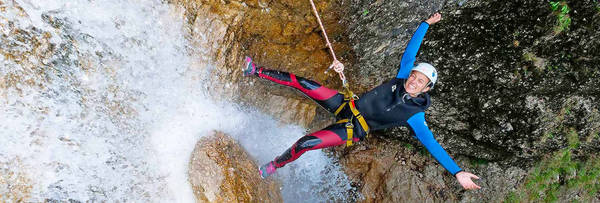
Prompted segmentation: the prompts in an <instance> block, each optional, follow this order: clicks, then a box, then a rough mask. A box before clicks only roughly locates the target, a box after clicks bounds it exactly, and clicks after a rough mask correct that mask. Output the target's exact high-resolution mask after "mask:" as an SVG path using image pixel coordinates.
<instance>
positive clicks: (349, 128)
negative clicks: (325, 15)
mask: <svg viewBox="0 0 600 203" xmlns="http://www.w3.org/2000/svg"><path fill="white" fill-rule="evenodd" d="M310 5H311V6H312V9H313V12H314V14H315V17H317V21H318V22H319V26H320V27H321V30H322V31H323V36H325V41H326V42H327V44H326V45H327V47H328V48H329V51H330V53H331V56H332V57H333V63H331V65H330V66H329V68H327V70H329V69H331V68H333V69H334V70H335V72H337V73H338V74H339V76H340V79H341V80H342V86H343V87H344V92H343V94H344V103H342V104H341V105H340V106H339V107H338V109H337V110H336V111H335V113H334V114H335V115H336V116H337V115H338V114H339V113H340V112H341V111H342V109H344V107H345V106H346V105H348V106H349V107H350V111H352V116H350V118H348V119H341V120H339V121H338V122H337V123H346V133H347V134H348V139H346V146H352V140H353V136H354V124H352V119H353V118H356V119H358V123H359V124H360V126H361V127H362V128H363V130H364V131H365V132H366V133H367V134H369V126H368V125H367V121H366V120H365V118H364V117H363V116H362V115H361V114H360V112H359V111H358V109H356V105H355V104H354V101H355V100H358V99H359V98H358V96H356V94H354V93H353V92H352V91H350V88H349V87H348V82H347V81H346V76H345V75H344V64H342V63H341V62H340V61H338V60H337V58H336V57H335V52H334V51H333V47H332V46H331V43H330V42H329V37H327V32H326V31H325V27H323V23H322V22H321V17H320V16H319V12H317V7H316V6H315V3H314V2H313V0H310Z"/></svg>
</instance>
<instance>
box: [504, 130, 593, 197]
mask: <svg viewBox="0 0 600 203" xmlns="http://www.w3.org/2000/svg"><path fill="white" fill-rule="evenodd" d="M566 134H567V140H568V146H567V147H566V148H564V149H562V150H559V151H557V152H555V153H553V154H551V155H550V156H548V157H546V158H544V159H543V160H542V161H541V162H540V163H539V164H538V165H537V166H535V167H534V168H533V169H532V170H531V172H530V174H529V175H528V176H527V177H526V178H525V181H524V183H523V185H521V186H519V187H517V190H516V191H513V192H510V193H509V194H508V195H507V196H506V198H505V201H504V202H522V201H533V202H556V201H558V200H559V197H561V196H564V195H567V194H570V193H572V192H573V191H576V192H579V195H580V196H581V199H580V200H581V201H583V202H589V201H591V200H594V198H595V197H596V195H597V194H598V191H600V182H599V181H597V180H599V179H600V158H599V157H596V156H591V157H589V158H588V159H587V160H577V159H574V158H573V151H574V150H576V149H577V148H579V145H580V140H579V135H578V134H577V131H575V130H574V129H569V130H568V132H567V133H566Z"/></svg>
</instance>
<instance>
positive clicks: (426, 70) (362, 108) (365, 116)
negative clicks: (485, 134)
mask: <svg viewBox="0 0 600 203" xmlns="http://www.w3.org/2000/svg"><path fill="white" fill-rule="evenodd" d="M440 20H441V15H440V14H439V13H436V14H434V15H433V16H431V17H430V18H429V19H427V20H425V21H424V22H421V24H420V25H419V27H418V28H417V31H415V33H414V34H413V36H412V38H411V39H410V41H409V42H408V45H407V47H406V50H405V51H404V54H403V55H402V60H401V62H400V69H399V70H398V74H397V75H396V77H395V78H393V79H392V80H390V81H388V82H386V83H384V84H382V85H380V86H378V87H376V88H374V89H372V90H370V91H368V92H366V93H364V94H363V95H361V96H360V99H358V100H356V101H355V102H348V101H346V100H344V95H342V94H340V93H339V92H337V91H336V90H332V89H328V88H326V87H323V86H321V85H319V84H318V83H316V82H314V81H311V80H307V79H305V78H302V77H297V76H295V75H294V74H291V73H286V72H280V71H274V70H268V69H266V68H256V66H255V64H254V63H252V60H251V59H250V58H249V57H247V58H246V64H245V66H244V67H243V69H244V75H245V76H258V77H260V78H263V79H267V80H271V81H273V82H276V83H278V84H282V85H286V86H290V87H293V88H296V89H298V90H300V91H301V92H303V93H304V94H306V95H307V96H308V97H310V98H311V99H313V100H314V101H316V102H317V103H318V104H319V105H321V106H322V107H324V108H325V109H326V110H328V111H329V112H331V113H334V114H335V115H336V119H337V120H338V122H336V123H335V124H332V125H330V126H328V127H326V128H325V129H322V130H320V131H317V132H314V133H311V134H309V135H306V136H304V137H302V138H300V139H299V140H298V141H296V143H294V144H293V145H292V147H290V148H289V149H288V150H287V151H285V152H284V153H283V154H281V155H280V156H278V157H276V158H275V159H274V160H273V161H270V162H269V163H266V164H264V165H263V166H261V167H260V168H259V171H260V175H261V176H262V177H263V178H266V177H268V176H269V175H271V174H273V173H275V171H276V169H277V168H281V167H283V166H284V165H285V164H287V163H290V162H292V161H294V160H296V159H298V158H299V157H300V156H301V155H302V154H303V153H304V152H306V151H308V150H315V149H321V148H325V147H332V146H338V145H342V144H348V143H350V144H351V143H352V142H358V141H360V140H363V139H364V138H365V137H366V135H367V133H368V132H369V131H371V130H382V129H386V128H391V127H397V126H407V127H409V128H410V129H411V130H412V131H413V132H414V135H415V137H416V138H417V139H418V140H419V141H420V142H421V143H422V144H423V145H424V146H425V148H426V149H427V150H428V151H429V152H430V153H431V155H432V156H433V157H434V158H435V159H436V160H437V161H438V162H439V163H440V164H441V165H442V166H443V167H444V168H445V169H446V170H447V171H448V172H449V173H450V174H452V175H453V176H455V177H456V179H457V181H458V182H459V183H460V184H461V185H462V186H463V188H465V189H479V188H480V187H479V186H477V185H476V184H475V183H474V182H473V181H472V180H471V178H475V179H479V178H478V177H477V176H475V175H473V174H471V173H468V172H465V171H462V169H461V168H460V167H459V166H458V165H457V164H456V163H455V162H454V160H452V158H451V157H450V156H449V155H448V153H447V152H446V151H445V150H444V149H443V148H442V147H441V145H440V144H439V143H438V142H437V141H436V140H435V138H434V137H433V133H432V132H431V131H430V130H429V128H428V127H427V122H426V121H425V113H424V112H425V110H426V109H427V108H428V107H429V106H430V105H431V99H430V97H429V94H427V92H428V91H429V90H431V89H432V88H433V87H434V85H435V83H436V82H437V78H438V74H437V71H436V69H435V68H434V67H433V66H432V65H431V64H428V63H418V64H416V65H415V60H416V55H417V52H418V51H419V47H420V46H421V42H422V41H423V38H424V37H425V33H426V32H427V29H428V28H429V26H430V25H432V24H435V23H437V22H439V21H440ZM342 70H343V66H342V68H341V70H340V68H339V67H337V68H336V71H342Z"/></svg>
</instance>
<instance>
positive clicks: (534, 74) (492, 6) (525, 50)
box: [348, 1, 600, 161]
mask: <svg viewBox="0 0 600 203" xmlns="http://www.w3.org/2000/svg"><path fill="white" fill-rule="evenodd" d="M348 2H351V3H352V4H350V5H351V9H350V11H349V15H350V17H349V19H351V20H349V24H350V29H349V35H350V38H351V42H353V43H355V45H354V46H353V47H354V48H355V50H354V51H355V52H356V53H357V58H358V59H359V60H358V62H357V63H356V65H354V66H353V67H352V68H351V69H350V70H352V71H354V72H352V73H354V74H353V75H352V76H354V77H355V78H360V79H357V80H358V81H360V82H359V83H360V84H361V85H364V86H371V87H372V86H374V85H377V83H378V82H381V81H379V80H382V81H383V80H385V79H378V78H391V77H393V76H394V75H395V73H396V71H397V67H398V64H399V61H400V59H401V54H402V51H403V49H404V47H405V46H406V43H407V41H408V39H409V38H410V36H411V35H412V33H413V32H414V30H415V29H416V28H417V26H418V23H419V22H420V21H421V20H424V19H426V18H427V16H428V14H430V13H432V11H435V10H438V9H440V8H442V13H443V20H442V21H441V22H440V23H438V24H436V25H433V26H431V27H430V29H429V31H428V34H427V36H426V38H425V41H424V43H423V45H422V47H421V51H420V54H419V55H418V56H417V60H418V61H426V62H430V63H432V64H433V65H434V66H436V67H437V68H438V70H439V72H440V82H439V83H438V84H437V85H436V88H435V90H434V91H433V92H432V95H433V106H432V107H431V108H430V109H429V110H428V112H427V114H428V121H429V122H430V127H431V128H432V129H433V131H434V133H435V134H436V135H437V138H438V139H439V140H441V141H442V142H443V143H445V144H446V145H447V148H448V149H449V150H450V151H457V153H459V154H464V155H468V156H475V157H478V158H482V159H487V160H496V161H500V160H508V159H512V160H513V161H514V160H521V159H528V160H529V159H531V158H532V157H539V156H540V155H542V154H543V153H545V152H548V151H551V150H554V149H558V148H561V147H564V145H565V144H564V143H561V142H560V141H559V140H564V134H566V129H569V128H575V129H577V131H578V133H579V134H580V135H581V139H584V138H585V137H588V136H593V135H595V134H597V133H598V131H600V130H599V128H598V124H597V123H598V119H597V115H598V113H597V112H598V107H599V106H598V98H597V95H600V94H598V91H599V90H598V88H596V87H597V86H598V85H599V84H600V80H599V79H598V77H597V76H598V75H599V74H600V70H599V68H598V65H597V64H599V62H600V61H599V60H600V59H599V57H598V53H599V52H598V51H597V50H598V47H599V45H598V43H599V42H598V41H597V40H593V39H596V38H597V37H598V33H597V32H594V31H593V30H598V28H599V23H598V22H597V19H598V18H599V16H598V12H597V10H596V9H595V3H593V2H587V3H586V2H579V1H578V2H569V3H568V5H569V6H570V8H571V19H572V21H571V22H572V23H571V25H570V27H569V30H566V31H562V32H560V33H557V32H556V31H555V27H556V26H558V25H557V15H558V14H557V13H556V12H554V13H553V12H552V10H551V8H550V4H548V2H543V1H508V2H504V1H503V2H489V1H466V3H465V1H458V2H457V1H429V2H426V3H422V2H405V1H385V2H384V1H376V2H371V1H348ZM459 4H460V6H459ZM594 19H596V21H594ZM377 76H385V77H377ZM565 109H567V110H568V111H565ZM591 123H596V124H591ZM549 134H552V136H551V137H552V138H551V139H541V138H543V137H544V136H547V137H549V136H548V135H549ZM399 136H400V137H406V136H404V135H399ZM594 143H596V145H597V143H598V140H597V139H591V141H590V142H587V143H586V144H584V145H586V146H588V147H589V148H590V149H591V148H594V147H593V146H594V145H595V144H594ZM455 149H461V150H460V151H458V150H455ZM595 150H596V151H597V150H598V148H595Z"/></svg>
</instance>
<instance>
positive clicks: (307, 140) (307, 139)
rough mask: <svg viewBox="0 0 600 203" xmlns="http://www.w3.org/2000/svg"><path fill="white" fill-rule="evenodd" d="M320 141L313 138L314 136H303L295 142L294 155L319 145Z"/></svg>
mask: <svg viewBox="0 0 600 203" xmlns="http://www.w3.org/2000/svg"><path fill="white" fill-rule="evenodd" d="M321 142H322V140H321V139H319V138H317V137H315V136H311V135H308V136H304V137H302V138H300V140H298V142H296V149H295V150H294V151H295V152H296V153H298V152H300V151H302V150H305V149H312V148H313V147H315V146H317V145H319V144H321Z"/></svg>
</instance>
